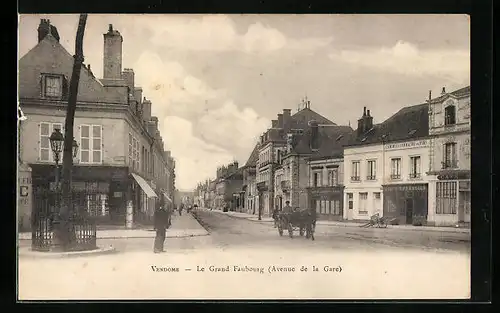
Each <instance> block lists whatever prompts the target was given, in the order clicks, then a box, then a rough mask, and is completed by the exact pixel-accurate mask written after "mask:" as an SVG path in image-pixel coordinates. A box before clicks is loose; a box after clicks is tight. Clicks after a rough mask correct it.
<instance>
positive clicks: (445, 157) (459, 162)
mask: <svg viewBox="0 0 500 313" xmlns="http://www.w3.org/2000/svg"><path fill="white" fill-rule="evenodd" d="M429 96H430V95H429ZM429 134H430V136H431V137H430V138H431V139H430V140H431V144H430V147H429V154H430V164H429V168H430V171H429V173H428V174H429V175H430V177H431V180H430V182H429V216H428V222H429V223H430V224H433V225H457V224H465V225H470V205H471V203H470V200H471V198H470V152H471V148H470V140H471V134H470V86H468V87H465V88H461V89H458V90H455V91H453V92H451V93H447V92H446V90H445V88H443V90H442V94H441V96H440V97H438V98H435V99H432V100H430V103H429Z"/></svg>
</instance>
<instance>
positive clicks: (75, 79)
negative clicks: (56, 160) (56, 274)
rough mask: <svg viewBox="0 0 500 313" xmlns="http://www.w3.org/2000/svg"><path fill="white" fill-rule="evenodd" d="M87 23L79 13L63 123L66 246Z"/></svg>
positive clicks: (62, 214) (62, 215) (63, 234)
mask: <svg viewBox="0 0 500 313" xmlns="http://www.w3.org/2000/svg"><path fill="white" fill-rule="evenodd" d="M86 24H87V14H80V20H79V22H78V29H77V31H76V39H75V55H74V56H73V58H74V63H73V72H72V73H71V80H70V84H69V95H68V107H67V109H66V120H65V124H64V150H63V151H64V152H63V167H62V168H63V170H62V174H63V175H62V182H63V184H62V200H63V201H62V205H61V207H60V211H59V213H60V218H61V222H62V223H61V224H60V225H59V226H60V227H61V228H60V231H61V232H60V235H61V237H60V239H61V240H62V244H63V245H64V246H67V245H68V244H69V243H70V240H71V238H72V237H73V236H71V233H70V231H71V227H70V225H69V223H68V222H69V219H70V215H71V213H72V209H73V201H72V188H71V187H72V186H71V185H72V184H71V181H72V177H71V176H72V168H73V152H72V149H73V138H74V135H73V127H74V121H75V111H76V102H77V97H78V84H79V82H80V72H81V69H82V64H83V36H84V34H85V25H86Z"/></svg>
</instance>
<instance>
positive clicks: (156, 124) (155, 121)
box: [151, 116, 158, 136]
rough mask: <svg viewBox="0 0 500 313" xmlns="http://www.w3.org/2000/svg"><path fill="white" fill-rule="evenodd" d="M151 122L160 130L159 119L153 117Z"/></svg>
mask: <svg viewBox="0 0 500 313" xmlns="http://www.w3.org/2000/svg"><path fill="white" fill-rule="evenodd" d="M151 122H153V124H154V125H155V129H156V130H158V118H157V117H156V116H152V117H151ZM155 136H156V132H155Z"/></svg>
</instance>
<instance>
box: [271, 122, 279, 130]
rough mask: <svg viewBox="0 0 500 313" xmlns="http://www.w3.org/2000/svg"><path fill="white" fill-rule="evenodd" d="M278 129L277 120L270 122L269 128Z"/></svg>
mask: <svg viewBox="0 0 500 313" xmlns="http://www.w3.org/2000/svg"><path fill="white" fill-rule="evenodd" d="M276 127H278V120H272V121H271V128H276Z"/></svg>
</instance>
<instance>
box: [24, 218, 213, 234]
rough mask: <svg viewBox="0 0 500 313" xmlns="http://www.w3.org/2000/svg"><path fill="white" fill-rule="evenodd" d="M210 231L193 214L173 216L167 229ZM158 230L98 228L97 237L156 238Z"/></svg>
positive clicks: (188, 232) (195, 231)
mask: <svg viewBox="0 0 500 313" xmlns="http://www.w3.org/2000/svg"><path fill="white" fill-rule="evenodd" d="M208 234H209V233H208V232H207V231H206V230H205V228H203V227H202V226H201V225H200V223H198V221H197V220H196V219H195V218H194V217H193V215H192V214H186V213H184V214H183V215H181V216H179V215H177V214H176V215H174V216H172V226H171V227H170V229H168V230H167V238H184V237H195V236H207V235H208ZM155 235H156V232H155V231H154V229H153V228H143V229H125V228H121V229H98V230H97V239H119V238H154V237H155ZM18 238H19V240H31V232H29V233H19V237H18Z"/></svg>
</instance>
